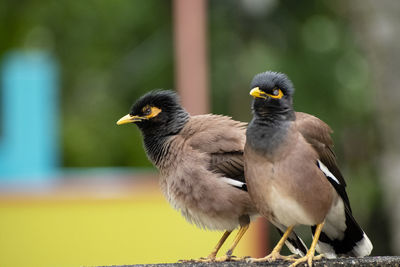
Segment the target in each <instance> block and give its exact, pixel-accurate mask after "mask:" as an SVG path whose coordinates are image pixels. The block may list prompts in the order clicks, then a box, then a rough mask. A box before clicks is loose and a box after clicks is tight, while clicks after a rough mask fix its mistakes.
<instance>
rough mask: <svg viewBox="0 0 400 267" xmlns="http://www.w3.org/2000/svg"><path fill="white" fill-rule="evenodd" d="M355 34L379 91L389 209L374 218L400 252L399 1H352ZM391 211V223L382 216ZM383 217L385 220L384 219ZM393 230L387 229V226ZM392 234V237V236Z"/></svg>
mask: <svg viewBox="0 0 400 267" xmlns="http://www.w3.org/2000/svg"><path fill="white" fill-rule="evenodd" d="M349 7H350V16H351V17H355V18H357V19H353V20H351V22H352V23H351V25H352V27H353V28H354V33H355V34H356V38H357V39H358V41H359V44H360V46H361V47H362V48H363V49H364V51H365V54H366V56H367V59H368V61H369V63H370V64H369V65H370V68H371V71H372V72H373V74H374V75H373V76H372V78H373V79H372V81H371V82H372V84H373V86H374V88H375V91H374V92H373V94H372V95H371V97H373V99H374V101H373V104H374V106H375V107H376V115H375V116H374V117H375V119H376V123H377V125H378V129H379V136H380V141H381V146H382V149H381V151H379V153H376V154H375V157H376V159H375V161H376V162H377V163H378V165H379V170H378V174H379V177H380V178H381V179H380V180H381V183H382V185H383V189H384V191H385V194H384V196H383V197H384V201H385V206H386V209H382V208H381V209H380V210H378V212H377V213H376V214H375V216H374V220H373V224H374V226H375V227H376V229H379V230H380V231H384V230H385V229H386V231H387V232H388V233H387V234H386V235H381V236H380V238H381V242H382V244H384V245H385V247H386V248H387V249H386V250H389V248H390V247H391V249H392V253H394V254H395V255H398V254H399V253H400V230H399V227H398V226H399V224H400V194H399V191H400V180H399V176H400V165H399V162H400V139H399V133H400V123H399V120H398V116H399V114H400V105H399V102H400V87H399V82H398V81H399V75H398V69H399V68H400V56H399V51H400V45H399V41H398V39H399V37H400V29H399V27H398V25H399V23H400V17H399V12H400V3H399V2H397V1H388V0H384V1H379V2H375V1H354V2H349ZM385 212H388V213H390V214H391V216H390V217H389V218H390V221H387V220H385V219H386V216H382V214H385ZM382 217H383V218H382ZM388 224H389V225H390V230H389V229H388V228H389V227H385V226H386V225H388ZM389 233H390V234H389ZM390 245H391V246H390Z"/></svg>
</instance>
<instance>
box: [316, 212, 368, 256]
mask: <svg viewBox="0 0 400 267" xmlns="http://www.w3.org/2000/svg"><path fill="white" fill-rule="evenodd" d="M344 213H345V214H344V215H345V216H344V217H345V220H344V223H342V224H341V223H338V217H340V216H338V217H335V216H329V215H328V216H327V218H326V219H325V225H324V228H322V232H321V235H320V237H319V241H318V246H317V251H318V253H321V254H324V255H325V256H326V257H327V258H336V257H337V256H340V255H345V256H354V257H364V256H368V255H369V254H371V251H372V248H373V246H372V243H371V241H370V240H369V238H368V236H367V235H366V234H365V232H364V231H363V230H362V229H361V227H360V226H359V225H358V223H357V222H356V220H355V219H354V217H353V215H352V213H351V211H350V209H349V208H348V207H347V206H345V207H344ZM311 229H312V233H313V235H314V232H315V229H316V227H315V226H312V227H311Z"/></svg>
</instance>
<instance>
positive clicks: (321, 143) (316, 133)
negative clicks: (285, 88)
mask: <svg viewBox="0 0 400 267" xmlns="http://www.w3.org/2000/svg"><path fill="white" fill-rule="evenodd" d="M296 126H297V129H298V130H299V132H300V133H301V134H302V135H303V137H304V138H305V139H306V141H307V142H308V143H310V144H311V145H312V146H313V148H314V149H315V151H316V152H317V153H318V156H319V159H320V161H321V162H322V165H323V166H324V167H326V169H327V171H324V170H323V167H321V166H322V165H321V164H319V163H317V165H318V167H319V168H320V169H321V170H322V171H323V172H324V173H325V176H326V177H327V179H328V180H329V182H330V183H331V184H332V185H333V187H334V188H335V190H336V192H337V193H338V194H339V195H340V196H341V198H342V199H343V200H344V202H345V204H346V206H347V207H348V209H349V210H350V211H351V208H350V202H349V198H348V196H347V193H346V182H345V180H344V178H343V175H342V173H341V172H340V170H339V168H338V166H337V163H336V156H335V153H334V152H333V141H332V138H331V133H332V132H333V131H332V129H331V128H330V127H329V126H328V125H327V124H326V123H325V122H323V121H322V120H320V119H318V118H317V117H315V116H312V115H310V114H306V113H302V112H296ZM327 172H329V175H327Z"/></svg>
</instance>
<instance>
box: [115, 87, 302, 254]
mask: <svg viewBox="0 0 400 267" xmlns="http://www.w3.org/2000/svg"><path fill="white" fill-rule="evenodd" d="M125 123H134V124H136V125H137V126H138V127H139V129H140V130H141V132H142V135H143V140H144V147H145V150H146V152H147V155H148V157H149V159H150V160H151V161H152V163H153V164H154V165H155V166H156V167H157V168H158V169H159V171H160V185H161V189H162V191H163V193H164V195H165V197H166V198H167V200H168V201H169V202H170V204H171V205H172V206H173V207H174V208H175V209H177V210H179V211H180V212H181V213H182V215H183V216H184V217H185V218H186V220H187V221H189V222H191V223H194V224H196V225H197V226H198V227H200V228H206V229H210V230H220V231H225V233H224V234H223V236H222V238H221V240H220V241H219V242H218V243H217V245H216V247H215V249H214V250H213V251H212V252H211V254H210V255H209V256H208V257H207V258H205V259H203V260H199V261H224V260H228V259H232V258H231V255H232V252H233V250H234V248H235V247H236V245H237V243H238V242H239V240H240V239H241V237H242V236H243V234H244V233H245V232H246V230H247V229H248V227H249V223H250V221H251V219H252V218H254V217H255V216H256V215H257V211H256V209H255V207H254V205H253V203H252V201H251V199H250V197H249V195H248V193H247V188H246V184H245V179H244V167H243V164H244V163H243V149H244V144H245V131H246V124H245V123H242V122H238V121H234V120H232V119H231V118H229V117H225V116H219V115H212V114H207V115H198V116H190V115H189V113H188V112H186V111H185V109H183V107H182V106H181V105H180V103H179V99H178V96H177V95H176V94H175V93H174V92H173V91H167V90H164V91H162V90H155V91H152V92H149V93H147V94H145V95H144V96H142V97H141V98H140V99H139V100H137V102H136V103H135V104H134V105H133V106H132V108H131V111H130V113H129V114H128V115H126V116H124V117H122V118H121V119H120V120H119V121H118V122H117V124H118V125H120V124H125ZM238 226H239V227H240V230H239V232H238V234H237V236H236V238H235V239H234V242H233V245H232V246H231V247H230V249H229V250H228V252H227V253H226V255H225V256H223V257H220V258H216V255H217V253H218V250H219V249H220V247H221V246H222V244H223V243H224V241H225V240H226V238H227V237H228V236H229V234H230V233H231V232H232V231H233V230H234V229H235V228H237V227H238ZM277 226H278V227H279V226H280V227H279V228H280V229H281V231H285V230H286V229H285V228H284V227H283V226H282V225H279V224H277ZM282 233H283V232H282ZM286 244H287V245H288V247H289V248H290V249H291V251H292V252H293V253H298V254H300V255H305V253H306V252H307V248H306V247H305V245H304V243H303V242H302V241H301V240H300V239H299V238H298V237H297V235H296V234H294V233H292V235H290V236H289V239H288V242H287V243H286Z"/></svg>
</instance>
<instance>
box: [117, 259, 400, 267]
mask: <svg viewBox="0 0 400 267" xmlns="http://www.w3.org/2000/svg"><path fill="white" fill-rule="evenodd" d="M289 264H290V263H289V262H284V261H276V262H272V263H269V262H264V263H246V262H244V261H241V262H234V261H230V262H223V263H192V262H186V263H159V264H137V265H123V266H121V265H119V266H117V265H114V267H183V266H185V267H202V266H207V267H212V266H218V267H244V266H275V267H276V266H289ZM298 266H307V265H305V264H303V265H301V264H300V265H298ZM313 266H315V267H324V266H327V267H330V266H332V267H336V266H341V267H342V266H361V267H370V266H371V267H372V266H374V267H375V266H399V267H400V256H395V257H394V256H390V257H389V256H381V257H364V258H339V259H332V260H327V259H322V260H319V261H315V262H313Z"/></svg>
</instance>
